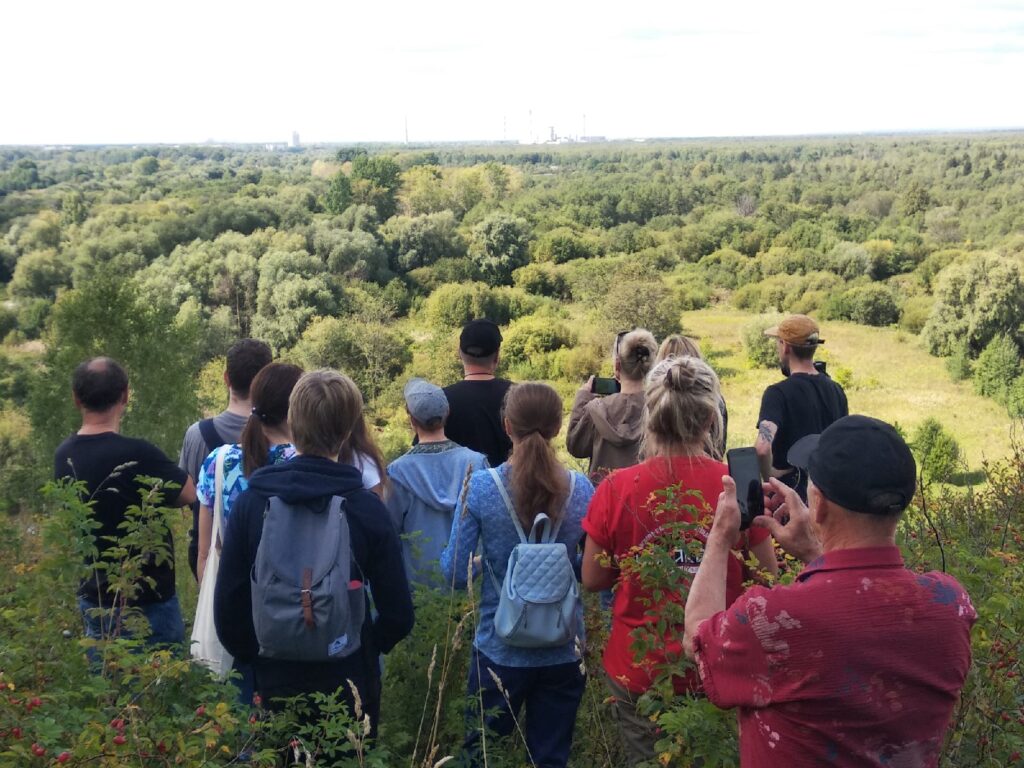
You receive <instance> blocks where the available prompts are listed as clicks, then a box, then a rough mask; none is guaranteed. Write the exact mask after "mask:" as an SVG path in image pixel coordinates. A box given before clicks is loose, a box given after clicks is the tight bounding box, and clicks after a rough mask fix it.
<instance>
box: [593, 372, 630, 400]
mask: <svg viewBox="0 0 1024 768" xmlns="http://www.w3.org/2000/svg"><path fill="white" fill-rule="evenodd" d="M621 389H622V385H621V384H619V381H618V379H605V378H602V377H600V376H592V377H591V381H590V391H591V392H593V393H594V394H595V395H614V394H617V393H618V392H619V391H620V390H621Z"/></svg>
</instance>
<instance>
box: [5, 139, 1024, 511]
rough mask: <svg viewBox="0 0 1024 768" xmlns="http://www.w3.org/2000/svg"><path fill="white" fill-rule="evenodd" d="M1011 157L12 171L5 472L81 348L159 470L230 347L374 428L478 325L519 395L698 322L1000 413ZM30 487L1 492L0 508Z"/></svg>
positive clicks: (459, 153)
mask: <svg viewBox="0 0 1024 768" xmlns="http://www.w3.org/2000/svg"><path fill="white" fill-rule="evenodd" d="M1022 148H1024V137H1022V136H1020V135H1017V134H993V135H984V134H978V135H951V136H937V137H917V136H893V137H872V138H834V139H817V140H810V139H807V140H802V139H787V140H775V141H753V140H749V141H716V142H696V141H693V142H675V143H660V142H648V143H643V144H635V143H632V144H606V145H564V146H530V147H525V146H517V145H492V146H485V147H456V146H451V147H446V146H441V147H432V148H422V149H415V148H406V147H401V148H387V147H373V148H360V147H347V148H342V149H336V148H319V149H302V150H297V151H294V150H293V151H267V150H264V149H260V148H245V147H201V146H192V147H137V148H128V147H109V148H82V149H45V150H44V149H31V150H29V149H7V150H3V151H2V152H0V195H2V197H0V300H2V301H0V338H3V352H2V354H3V356H4V366H3V369H4V372H3V375H2V378H0V401H2V402H3V404H4V405H3V408H4V410H3V420H2V425H3V426H2V427H0V429H2V431H0V435H2V436H3V437H2V442H0V446H2V448H0V467H3V468H8V467H11V465H12V463H13V464H15V465H16V464H18V462H19V461H20V460H21V458H22V457H23V456H24V455H25V451H24V446H26V445H27V444H28V439H27V438H28V430H27V429H26V419H28V420H29V421H30V422H31V426H32V433H31V434H32V439H31V441H30V442H31V445H32V446H34V448H35V449H36V451H37V453H36V455H38V456H43V457H45V456H48V455H49V452H50V450H51V449H52V448H53V446H54V445H55V444H56V441H58V440H59V439H60V437H61V436H62V435H63V434H64V433H66V432H67V430H68V428H69V426H70V424H71V423H72V422H73V419H72V418H71V417H72V414H71V412H70V410H69V408H70V405H69V404H68V403H67V402H66V401H67V398H66V397H64V390H65V382H64V379H63V377H64V376H65V374H66V373H67V371H68V370H69V366H70V365H71V364H72V363H73V361H74V360H75V359H77V357H80V356H82V355H84V354H88V353H89V352H91V351H97V350H99V349H101V348H106V349H108V350H109V351H110V352H111V353H113V354H115V355H120V356H122V357H124V358H125V361H126V363H127V364H128V365H129V370H130V371H131V373H132V375H133V384H134V385H135V386H134V390H135V400H134V407H133V410H132V414H131V417H130V419H129V429H132V430H134V431H136V432H140V433H145V434H148V435H149V436H150V437H151V438H152V439H154V440H156V441H157V442H158V443H160V444H161V445H162V446H163V447H164V448H166V449H167V450H169V451H172V452H173V451H174V450H176V448H177V441H178V439H179V435H180V434H181V431H182V429H183V427H184V426H185V425H186V424H187V423H189V422H190V421H191V420H192V419H193V418H195V416H196V415H197V413H198V412H199V409H200V408H204V409H207V410H209V409H216V408H217V407H218V406H219V404H220V399H221V397H222V393H221V392H220V391H219V388H218V387H217V386H216V381H217V376H216V368H217V366H218V365H219V363H218V362H217V357H218V355H220V354H222V353H223V351H224V350H225V349H226V346H227V345H228V344H229V343H230V341H231V340H232V339H234V338H237V337H238V336H240V335H242V336H244V335H255V336H258V337H261V338H264V339H266V340H267V341H268V342H270V343H271V344H272V346H273V347H274V348H275V349H276V350H277V351H278V353H279V354H281V355H284V356H288V357H291V358H293V359H295V360H297V361H299V362H301V363H304V364H306V365H334V366H337V367H339V368H341V369H342V370H346V371H349V372H350V373H352V374H353V376H354V377H355V378H356V380H357V382H358V383H359V384H360V386H361V387H362V389H363V391H364V393H365V395H366V397H367V400H368V403H369V404H370V406H371V407H372V408H373V409H374V412H375V415H376V417H377V423H378V426H380V427H386V426H387V425H388V424H389V423H390V422H391V421H392V416H393V411H394V410H395V406H396V405H397V402H398V401H397V397H396V394H395V393H396V392H397V388H396V386H395V382H396V381H398V380H400V379H402V377H403V373H405V374H408V373H411V372H416V373H420V374H426V375H428V376H432V377H434V378H436V379H439V380H442V381H446V380H449V379H450V378H451V377H452V375H453V374H454V372H455V369H454V367H453V365H451V364H449V363H450V362H451V361H452V355H451V354H450V347H451V331H452V329H454V328H456V327H457V326H458V325H459V324H461V323H462V322H463V321H464V320H466V319H467V318H469V317H471V316H474V315H488V316H491V317H492V318H493V319H495V320H497V321H498V322H500V323H502V324H503V325H507V326H508V329H507V332H506V335H507V338H508V343H507V345H506V351H505V366H506V370H508V371H509V372H510V373H511V375H513V376H514V377H525V376H531V377H543V378H549V379H554V380H560V381H563V382H565V383H566V386H568V385H569V384H570V383H574V382H576V381H578V380H581V378H582V377H585V375H586V374H587V373H590V372H593V371H594V370H596V369H597V368H599V367H600V366H601V365H602V363H603V362H604V357H605V355H604V350H605V349H606V348H607V346H606V343H605V342H606V341H607V339H608V338H610V335H611V334H612V333H614V332H615V331H617V330H619V329H621V328H626V327H632V326H634V325H645V326H647V327H649V328H650V329H651V330H652V331H654V333H655V334H656V335H657V336H659V337H660V336H663V335H665V334H667V333H669V332H671V331H675V330H680V328H681V322H682V324H683V325H685V320H683V319H682V314H683V313H684V312H685V311H688V310H697V309H702V308H707V307H716V306H717V307H727V306H728V307H731V308H733V309H737V310H742V311H744V312H748V313H751V314H752V315H753V314H757V313H763V312H774V311H783V312H790V311H799V312H809V313H812V314H815V315H817V316H818V317H819V318H820V319H821V320H822V321H823V322H825V321H829V320H836V321H840V320H842V321H849V322H853V323H857V324H866V325H872V326H894V327H898V328H899V329H901V330H902V332H904V333H905V334H908V335H913V336H918V335H919V336H920V339H921V343H922V345H923V347H924V348H925V349H927V351H928V352H930V353H931V354H933V355H940V356H943V357H947V358H948V359H949V365H948V370H949V374H950V375H951V376H952V377H954V378H958V379H965V378H968V377H973V383H974V387H975V389H976V390H977V392H978V393H980V394H982V395H985V396H987V397H990V398H993V399H994V400H995V401H996V402H998V403H1000V404H1001V405H1004V406H1006V407H1007V408H1008V409H1009V411H1010V413H1014V414H1015V413H1016V412H1018V411H1019V409H1020V408H1021V404H1022V402H1024V385H1022V380H1021V379H1020V378H1019V368H1020V354H1019V349H1020V348H1019V343H1020V341H1021V340H1022V339H1021V335H1020V326H1021V321H1022V320H1024V286H1022V282H1021V258H1022V255H1024V154H1022ZM683 330H686V329H685V328H684V329H683ZM439 351H440V352H441V354H438V352H439ZM754 357H755V358H756V352H754ZM211 361H212V362H211ZM204 366H209V370H207V375H206V376H205V378H204V377H203V376H202V371H203V369H204ZM158 368H159V369H161V370H157V369H158ZM211 372H212V373H211ZM723 378H724V377H723ZM192 381H198V382H199V385H198V386H190V382H192ZM211 381H212V382H213V386H212V387H211V386H209V385H208V384H206V385H204V383H206V382H211ZM935 415H937V416H939V417H940V418H941V416H942V414H935ZM382 439H384V441H385V443H387V440H388V435H387V434H383V433H382ZM398 439H399V438H398V437H397V436H393V441H394V440H398ZM391 447H392V448H394V449H397V445H395V446H391ZM11 468H12V469H13V468H14V467H11ZM18 474H19V473H18V472H13V473H12V472H9V471H5V472H3V473H2V476H3V477H5V478H6V479H5V481H4V482H3V485H2V486H0V488H2V490H0V496H2V497H5V498H6V499H8V501H12V500H15V499H14V498H13V496H16V495H17V494H19V493H23V492H24V486H22V487H21V488H20V489H17V490H16V489H13V488H12V489H9V490H8V488H7V486H9V484H10V483H11V482H14V480H15V479H16V478H15V476H16V475H18ZM12 495H13V496H12Z"/></svg>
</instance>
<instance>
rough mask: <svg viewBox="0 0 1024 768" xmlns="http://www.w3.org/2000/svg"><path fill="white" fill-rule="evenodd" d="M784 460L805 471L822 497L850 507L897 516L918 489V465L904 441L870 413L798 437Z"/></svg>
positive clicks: (868, 512) (864, 511) (856, 509)
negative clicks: (816, 432)
mask: <svg viewBox="0 0 1024 768" xmlns="http://www.w3.org/2000/svg"><path fill="white" fill-rule="evenodd" d="M786 459H787V461H788V462H789V463H790V464H791V465H792V466H794V467H799V468H800V469H805V470H807V473H808V475H809V476H810V478H811V481H812V482H813V483H814V484H815V485H816V486H817V487H818V490H820V491H821V492H822V493H823V494H824V495H825V498H827V499H829V500H830V501H833V502H835V503H836V504H838V505H839V506H841V507H844V508H846V509H849V510H850V511H852V512H863V513H865V514H870V515H898V514H899V513H900V512H902V511H903V510H904V509H906V508H907V505H908V504H910V501H911V499H913V498H914V491H915V489H916V488H917V464H916V463H915V462H914V456H913V454H912V453H911V452H910V448H909V447H908V446H907V443H906V441H905V440H904V439H903V438H902V437H900V434H899V432H897V431H896V430H895V429H894V428H893V427H892V426H891V425H889V424H886V423H885V422H884V421H879V420H878V419H873V418H871V417H870V416H844V417H843V418H841V419H839V420H838V421H835V422H833V423H832V424H831V425H830V426H829V427H828V428H827V429H825V431H823V432H822V433H821V434H820V435H807V436H806V437H802V438H800V439H799V440H797V441H796V442H795V443H793V446H792V447H791V448H790V449H789V453H788V454H787V455H786Z"/></svg>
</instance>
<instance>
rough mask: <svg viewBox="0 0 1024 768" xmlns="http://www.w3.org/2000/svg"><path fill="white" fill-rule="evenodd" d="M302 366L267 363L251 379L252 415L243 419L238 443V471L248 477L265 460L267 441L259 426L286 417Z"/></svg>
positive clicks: (277, 422)
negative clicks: (240, 463)
mask: <svg viewBox="0 0 1024 768" xmlns="http://www.w3.org/2000/svg"><path fill="white" fill-rule="evenodd" d="M301 376H302V369H301V368H299V366H297V365H289V364H288V363H271V364H270V365H267V366H264V367H263V368H261V369H260V372H259V373H257V374H256V377H255V378H254V379H253V380H252V387H251V389H250V393H251V395H252V415H251V416H250V417H249V420H248V421H247V422H245V429H243V430H242V437H241V439H239V441H238V442H239V445H241V447H242V474H243V475H244V476H245V477H248V476H249V475H251V474H252V473H253V472H255V471H256V470H257V469H259V468H260V467H262V466H263V465H264V464H265V463H266V461H267V451H269V450H270V441H269V440H268V439H267V435H266V433H265V432H264V431H263V427H265V426H267V427H279V426H281V425H282V424H284V423H285V421H286V420H287V419H288V398H289V397H290V396H291V394H292V390H293V389H294V388H295V383H296V382H297V381H298V380H299V378H300V377H301Z"/></svg>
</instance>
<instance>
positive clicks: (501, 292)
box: [423, 283, 542, 328]
mask: <svg viewBox="0 0 1024 768" xmlns="http://www.w3.org/2000/svg"><path fill="white" fill-rule="evenodd" d="M541 303H542V302H541V300H540V299H538V298H536V297H534V296H530V295H529V294H527V293H526V292H525V291H523V290H522V289H520V288H509V287H501V288H490V287H488V286H487V285H486V284H484V283H462V284H455V283H448V284H445V285H442V286H441V287H440V288H438V289H437V290H436V291H434V292H433V293H432V294H430V296H429V297H428V298H427V300H426V302H424V305H423V312H424V314H425V315H426V317H427V319H428V320H429V321H430V323H431V324H432V325H433V326H434V327H436V328H460V327H462V326H463V325H465V324H466V323H468V322H469V321H470V320H473V319H476V318H480V317H486V318H488V319H489V320H493V321H494V322H496V323H498V324H499V325H505V324H506V323H508V322H509V321H510V320H514V319H516V318H517V317H522V316H523V315H528V314H530V313H531V312H533V311H534V310H536V309H537V308H538V307H539V306H540V305H541Z"/></svg>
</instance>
